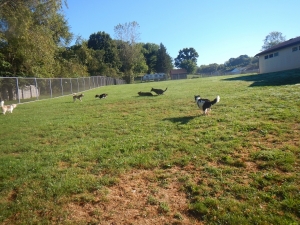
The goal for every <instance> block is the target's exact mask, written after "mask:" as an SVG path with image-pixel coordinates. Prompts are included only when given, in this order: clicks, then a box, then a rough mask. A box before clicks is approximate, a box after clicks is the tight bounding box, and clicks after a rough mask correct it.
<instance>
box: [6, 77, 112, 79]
mask: <svg viewBox="0 0 300 225" xmlns="http://www.w3.org/2000/svg"><path fill="white" fill-rule="evenodd" d="M91 77H107V76H89V77H53V78H52V77H45V78H41V77H0V79H1V78H5V79H9V78H19V79H80V78H91ZM107 78H110V77H107Z"/></svg>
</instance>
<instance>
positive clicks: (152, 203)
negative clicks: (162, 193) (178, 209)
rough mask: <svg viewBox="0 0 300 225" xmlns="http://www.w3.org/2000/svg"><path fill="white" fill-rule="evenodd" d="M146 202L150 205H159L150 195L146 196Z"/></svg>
mask: <svg viewBox="0 0 300 225" xmlns="http://www.w3.org/2000/svg"><path fill="white" fill-rule="evenodd" d="M147 202H148V204H150V205H157V204H158V203H159V201H158V200H157V199H156V198H155V197H154V196H152V195H149V196H148V200H147Z"/></svg>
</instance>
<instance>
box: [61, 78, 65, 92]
mask: <svg viewBox="0 0 300 225" xmlns="http://www.w3.org/2000/svg"><path fill="white" fill-rule="evenodd" d="M60 86H61V95H64V86H63V83H62V78H60Z"/></svg>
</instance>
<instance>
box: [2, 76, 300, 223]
mask: <svg viewBox="0 0 300 225" xmlns="http://www.w3.org/2000/svg"><path fill="white" fill-rule="evenodd" d="M289 75H290V76H293V77H294V79H293V80H291V79H283V80H284V81H285V82H287V83H286V84H284V85H280V84H281V83H280V79H282V78H283V76H284V74H283V75H282V76H281V75H280V74H279V75H278V74H277V75H276V76H273V77H272V79H269V80H268V79H267V78H268V77H267V76H266V75H242V76H222V77H210V78H199V79H187V80H178V81H163V82H150V83H142V84H132V85H120V86H106V87H101V88H98V89H95V90H91V91H87V92H85V96H84V98H83V101H82V102H79V101H76V102H74V103H73V100H72V97H71V96H66V97H61V98H56V99H51V100H44V101H38V102H32V103H26V104H20V105H19V106H18V107H17V108H16V109H15V111H14V112H13V114H7V115H5V116H4V115H0V124H1V129H0V135H1V142H0V149H1V151H0V223H4V224H5V223H6V224H11V223H12V224H22V223H28V224H43V223H49V221H52V222H53V223H55V222H56V223H62V222H61V221H63V218H66V217H67V212H66V211H65V209H64V205H65V204H67V203H69V202H93V194H92V193H94V192H97V193H100V194H101V196H102V197H101V201H103V202H105V201H106V197H105V193H106V192H105V190H106V189H105V188H107V187H111V186H114V185H116V184H118V179H119V175H121V174H124V173H126V172H127V171H130V170H132V169H146V170H154V169H160V170H165V169H168V168H175V167H179V168H181V170H187V171H188V173H189V175H188V176H179V177H178V181H179V182H180V183H181V184H182V191H184V192H185V193H186V196H187V200H188V202H189V207H188V209H187V210H186V211H187V212H188V215H187V216H190V217H195V218H196V219H198V220H201V221H203V222H204V223H209V224H226V223H227V224H297V223H299V217H300V211H299V205H300V197H299V188H300V185H299V153H300V150H299V149H300V145H299V143H300V141H299V130H300V125H299V124H300V117H299V115H300V101H299V97H300V88H299V85H295V84H297V83H299V77H300V75H299V73H298V71H296V73H295V74H289ZM292 81H294V83H293V82H292ZM151 87H154V88H162V89H165V88H166V87H168V90H167V91H166V92H165V94H164V95H162V96H154V97H138V95H137V92H138V91H150V90H151ZM104 92H105V93H108V97H107V98H106V99H102V100H100V99H96V98H94V96H95V94H100V93H104ZM196 94H200V95H201V96H203V97H205V98H209V99H213V98H215V97H216V95H220V97H221V101H220V102H219V103H218V104H216V105H214V106H213V108H212V112H211V115H209V116H203V115H201V112H200V110H199V109H198V108H197V106H196V104H195V103H194V95H196ZM188 167H192V168H193V170H188V169H186V168H188ZM149 179H150V178H149ZM153 179H154V178H153ZM168 179H169V177H168V175H167V174H160V175H156V176H155V179H154V180H153V181H152V182H156V183H158V185H159V187H161V188H167V187H168V184H169V183H168ZM148 203H149V204H150V205H156V206H158V213H162V214H169V213H171V214H173V215H176V216H175V217H176V218H178V219H181V218H182V213H183V212H180V213H179V212H172V208H171V207H170V206H169V205H168V203H167V202H161V201H159V200H158V199H156V198H155V197H154V196H153V195H149V197H148Z"/></svg>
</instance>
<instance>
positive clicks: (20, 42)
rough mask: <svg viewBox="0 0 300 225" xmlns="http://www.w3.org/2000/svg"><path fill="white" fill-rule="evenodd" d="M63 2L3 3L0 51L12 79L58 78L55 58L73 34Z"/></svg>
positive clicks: (23, 0)
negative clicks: (32, 77) (62, 11)
mask: <svg viewBox="0 0 300 225" xmlns="http://www.w3.org/2000/svg"><path fill="white" fill-rule="evenodd" d="M62 4H63V3H62V1H61V0H44V1H40V0H14V1H7V0H1V1H0V6H1V7H0V52H1V53H2V55H3V56H4V61H5V62H6V63H8V64H9V65H10V67H9V69H8V70H7V71H5V73H6V75H10V76H20V75H21V76H35V77H55V76H56V71H57V62H56V59H55V55H56V53H57V51H58V49H59V46H63V45H65V44H67V43H68V42H69V41H70V40H71V38H72V34H71V33H70V32H69V27H68V25H67V21H66V20H65V19H64V17H63V15H62V14H61V11H60V10H61V9H62Z"/></svg>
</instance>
